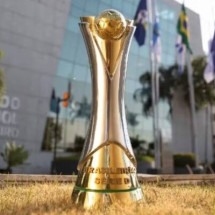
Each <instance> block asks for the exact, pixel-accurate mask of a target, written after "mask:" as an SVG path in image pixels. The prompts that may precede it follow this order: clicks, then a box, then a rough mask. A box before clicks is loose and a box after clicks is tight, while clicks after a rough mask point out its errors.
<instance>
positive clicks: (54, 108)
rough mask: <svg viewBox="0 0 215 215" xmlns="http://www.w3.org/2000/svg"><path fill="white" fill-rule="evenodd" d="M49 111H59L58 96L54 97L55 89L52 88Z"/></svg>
mask: <svg viewBox="0 0 215 215" xmlns="http://www.w3.org/2000/svg"><path fill="white" fill-rule="evenodd" d="M50 111H51V112H54V113H59V112H60V107H59V104H58V98H56V96H55V89H52V94H51V100H50Z"/></svg>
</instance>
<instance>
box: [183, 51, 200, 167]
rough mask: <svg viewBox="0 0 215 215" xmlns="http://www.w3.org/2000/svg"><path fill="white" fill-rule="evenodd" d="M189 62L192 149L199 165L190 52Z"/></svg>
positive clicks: (196, 164) (188, 54)
mask: <svg viewBox="0 0 215 215" xmlns="http://www.w3.org/2000/svg"><path fill="white" fill-rule="evenodd" d="M186 57H187V64H188V71H187V76H188V86H189V97H190V111H191V130H192V131H191V149H192V152H193V153H194V154H195V167H197V166H198V161H199V158H198V157H199V154H198V146H197V138H196V109H195V93H194V86H193V72H192V67H191V61H192V58H191V56H190V53H187V55H186Z"/></svg>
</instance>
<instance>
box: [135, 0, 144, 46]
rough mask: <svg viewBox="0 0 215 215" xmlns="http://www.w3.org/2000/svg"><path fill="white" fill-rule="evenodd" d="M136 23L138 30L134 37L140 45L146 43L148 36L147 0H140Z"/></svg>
mask: <svg viewBox="0 0 215 215" xmlns="http://www.w3.org/2000/svg"><path fill="white" fill-rule="evenodd" d="M134 24H135V26H136V31H135V33H134V37H135V39H136V40H137V43H138V45H139V46H142V45H144V43H145V38H146V25H147V0H140V2H139V5H138V7H137V11H136V14H135V16H134Z"/></svg>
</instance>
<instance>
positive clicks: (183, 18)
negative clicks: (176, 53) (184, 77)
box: [177, 4, 192, 54]
mask: <svg viewBox="0 0 215 215" xmlns="http://www.w3.org/2000/svg"><path fill="white" fill-rule="evenodd" d="M177 32H178V34H179V35H180V36H181V38H182V43H183V44H184V45H185V46H186V48H187V49H188V50H189V52H190V54H192V50H191V48H190V43H189V39H190V33H189V30H188V16H187V12H186V8H185V6H184V4H183V5H182V8H181V12H180V15H179V18H178V23H177Z"/></svg>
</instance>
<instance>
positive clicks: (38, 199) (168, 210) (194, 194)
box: [0, 183, 215, 215]
mask: <svg viewBox="0 0 215 215" xmlns="http://www.w3.org/2000/svg"><path fill="white" fill-rule="evenodd" d="M72 188H73V185H71V184H59V183H52V184H51V183H50V184H48V183H46V184H34V185H28V186H12V185H8V186H6V187H4V188H2V189H1V190H0V214H1V215H9V214H11V215H12V214H16V215H30V214H31V215H36V214H37V215H61V214H62V215H69V214H74V215H76V214H77V215H81V214H84V215H91V214H93V215H97V214H99V215H103V214H108V215H109V214H111V215H112V214H113V215H121V214H123V215H124V214H125V215H136V214H143V215H163V214H164V215H165V214H168V215H181V214H183V215H188V214H189V215H194V214H196V215H209V214H215V186H210V185H207V186H191V185H189V186H188V185H187V186H175V185H174V186H159V185H149V184H147V185H144V186H143V191H144V195H145V203H143V204H142V205H141V206H139V208H137V207H135V208H134V207H133V208H132V207H130V206H129V207H128V206H124V205H113V206H111V207H109V208H108V211H106V212H105V213H104V211H103V212H101V211H97V212H95V211H88V212H87V211H83V210H81V209H80V208H79V209H78V208H77V207H76V206H75V205H73V204H72V202H71V199H70V196H71V192H72Z"/></svg>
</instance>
